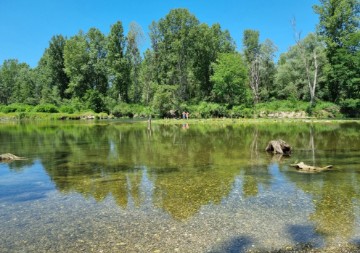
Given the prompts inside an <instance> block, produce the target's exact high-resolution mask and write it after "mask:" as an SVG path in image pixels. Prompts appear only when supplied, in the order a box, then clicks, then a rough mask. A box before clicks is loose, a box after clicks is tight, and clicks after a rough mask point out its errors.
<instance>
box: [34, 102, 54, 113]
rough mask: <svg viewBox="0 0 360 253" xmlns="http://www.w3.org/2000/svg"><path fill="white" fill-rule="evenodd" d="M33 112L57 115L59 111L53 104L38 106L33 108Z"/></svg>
mask: <svg viewBox="0 0 360 253" xmlns="http://www.w3.org/2000/svg"><path fill="white" fill-rule="evenodd" d="M33 111H34V112H47V113H57V112H59V109H58V108H57V106H55V105H53V104H40V105H37V106H35V107H34V109H33Z"/></svg>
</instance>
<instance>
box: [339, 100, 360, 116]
mask: <svg viewBox="0 0 360 253" xmlns="http://www.w3.org/2000/svg"><path fill="white" fill-rule="evenodd" d="M340 112H341V113H343V114H344V115H345V116H347V117H350V118H359V117H360V99H345V100H343V101H341V102H340Z"/></svg>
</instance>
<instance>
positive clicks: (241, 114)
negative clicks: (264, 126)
mask: <svg viewBox="0 0 360 253" xmlns="http://www.w3.org/2000/svg"><path fill="white" fill-rule="evenodd" d="M229 114H230V115H231V116H232V117H233V118H252V117H253V116H254V109H252V108H246V107H244V106H242V105H240V106H234V107H233V108H232V109H231V110H230V112H229Z"/></svg>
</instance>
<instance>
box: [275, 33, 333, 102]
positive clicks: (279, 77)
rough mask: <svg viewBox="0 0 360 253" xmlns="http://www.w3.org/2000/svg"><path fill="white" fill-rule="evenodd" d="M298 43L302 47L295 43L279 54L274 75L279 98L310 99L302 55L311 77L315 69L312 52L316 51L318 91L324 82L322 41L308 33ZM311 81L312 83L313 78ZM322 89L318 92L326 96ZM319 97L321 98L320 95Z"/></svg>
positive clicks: (324, 58)
mask: <svg viewBox="0 0 360 253" xmlns="http://www.w3.org/2000/svg"><path fill="white" fill-rule="evenodd" d="M299 43H301V47H302V48H300V46H299V45H295V46H293V47H291V48H290V49H289V51H288V52H287V53H284V54H282V55H281V56H280V61H279V65H278V68H277V74H276V75H275V83H276V86H275V87H276V91H275V93H276V95H277V97H278V98H279V99H283V100H284V99H287V100H289V99H291V100H302V101H310V91H309V84H308V76H307V69H306V66H305V65H304V58H303V57H305V59H306V61H307V63H308V66H309V68H308V70H309V74H310V76H311V78H313V75H314V71H315V69H314V59H313V55H314V52H316V55H317V64H318V70H317V80H318V82H317V86H316V88H317V89H316V91H319V89H320V88H322V87H323V86H324V85H325V83H326V76H325V68H326V66H327V60H326V56H325V47H324V45H323V43H321V42H319V38H318V37H317V36H315V35H314V34H309V35H308V36H307V37H306V38H305V39H303V40H302V41H300V42H299ZM302 50H303V51H302ZM311 83H313V80H312V81H311ZM322 90H323V93H319V94H320V95H322V96H326V93H327V92H326V91H325V90H324V88H323V89H322ZM316 94H318V92H316ZM320 98H321V99H322V97H320Z"/></svg>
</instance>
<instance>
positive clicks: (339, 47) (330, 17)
mask: <svg viewBox="0 0 360 253" xmlns="http://www.w3.org/2000/svg"><path fill="white" fill-rule="evenodd" d="M314 10H315V12H316V13H317V14H318V15H319V19H320V22H319V26H318V33H319V34H320V35H321V36H322V38H323V39H324V41H325V44H326V55H327V59H328V61H329V63H330V68H329V70H328V73H327V78H328V90H329V93H330V99H331V100H332V101H339V100H340V99H345V98H359V97H360V78H359V77H360V60H359V59H360V53H359V48H360V30H359V11H360V2H359V1H358V0H320V5H315V6H314Z"/></svg>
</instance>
